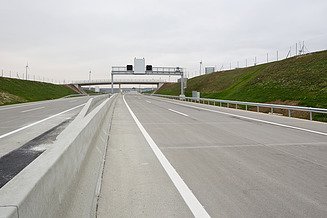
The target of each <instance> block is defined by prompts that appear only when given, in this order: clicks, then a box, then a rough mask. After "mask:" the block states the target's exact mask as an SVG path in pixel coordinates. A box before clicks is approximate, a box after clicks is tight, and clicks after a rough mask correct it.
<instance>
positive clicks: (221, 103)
mask: <svg viewBox="0 0 327 218" xmlns="http://www.w3.org/2000/svg"><path fill="white" fill-rule="evenodd" d="M152 96H158V97H164V98H170V99H176V100H181V101H190V102H199V103H203V104H205V103H207V104H210V103H212V105H215V106H220V107H223V106H224V104H225V105H226V106H227V107H228V108H229V107H230V105H231V104H232V105H235V108H236V109H239V108H238V106H239V105H243V106H245V110H248V107H249V106H250V107H256V108H257V112H260V107H262V108H270V112H271V113H274V109H283V110H287V111H288V116H289V117H292V111H305V112H308V113H309V115H310V120H312V114H313V113H321V114H327V109H325V108H313V107H302V106H291V105H281V104H267V103H255V102H245V101H230V100H221V99H210V98H193V97H181V96H173V95H159V94H152Z"/></svg>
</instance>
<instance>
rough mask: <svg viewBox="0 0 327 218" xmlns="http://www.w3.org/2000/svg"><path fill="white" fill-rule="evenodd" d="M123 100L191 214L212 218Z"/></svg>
mask: <svg viewBox="0 0 327 218" xmlns="http://www.w3.org/2000/svg"><path fill="white" fill-rule="evenodd" d="M123 100H124V102H125V105H126V107H127V109H128V111H129V113H130V114H131V116H132V117H133V119H134V121H135V123H136V125H137V126H138V127H139V129H140V130H141V132H142V134H143V136H144V138H145V139H146V141H147V142H148V144H149V146H150V147H151V149H152V151H153V153H154V154H155V155H156V157H157V158H158V160H159V162H160V164H161V165H162V167H163V168H164V169H165V171H166V173H167V174H168V176H169V178H170V179H171V181H172V182H173V184H174V185H175V187H176V188H177V190H178V192H179V193H180V195H181V196H182V198H183V199H184V201H185V203H186V204H187V206H188V207H189V208H190V210H191V212H192V213H193V215H194V216H195V217H210V215H209V214H208V213H207V211H206V210H205V209H204V207H203V206H202V205H201V203H200V202H199V201H198V199H197V198H196V197H195V196H194V194H193V193H192V191H191V190H190V189H189V187H188V186H187V185H186V184H185V182H184V181H183V179H182V178H181V177H180V175H179V174H178V173H177V172H176V170H175V169H174V167H173V166H172V165H171V164H170V163H169V161H168V160H167V158H166V157H165V155H164V154H163V153H162V152H161V150H160V149H159V148H158V146H157V145H156V143H155V142H154V141H153V139H152V138H151V136H150V135H149V134H148V132H147V131H146V130H145V129H144V127H143V126H142V124H141V123H140V121H139V120H138V119H137V117H136V116H135V114H134V113H133V111H132V110H131V108H130V107H129V106H128V104H127V102H126V100H125V96H123Z"/></svg>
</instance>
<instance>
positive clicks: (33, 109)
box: [21, 107, 45, 113]
mask: <svg viewBox="0 0 327 218" xmlns="http://www.w3.org/2000/svg"><path fill="white" fill-rule="evenodd" d="M43 108H45V107H37V108H32V109H28V110H24V111H21V113H26V112H29V111H36V110H39V109H43Z"/></svg>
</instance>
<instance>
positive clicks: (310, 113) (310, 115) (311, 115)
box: [310, 111, 312, 120]
mask: <svg viewBox="0 0 327 218" xmlns="http://www.w3.org/2000/svg"><path fill="white" fill-rule="evenodd" d="M310 120H312V111H310Z"/></svg>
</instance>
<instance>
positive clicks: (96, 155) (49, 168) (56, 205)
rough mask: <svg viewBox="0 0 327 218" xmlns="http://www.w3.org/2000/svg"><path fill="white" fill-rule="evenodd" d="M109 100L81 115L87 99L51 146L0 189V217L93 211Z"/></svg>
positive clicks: (74, 214) (87, 213)
mask: <svg viewBox="0 0 327 218" xmlns="http://www.w3.org/2000/svg"><path fill="white" fill-rule="evenodd" d="M115 98H116V96H112V97H111V98H110V99H106V100H105V101H104V102H102V103H101V104H100V105H98V106H97V107H96V108H95V109H93V110H92V111H91V112H89V113H88V114H86V112H87V111H88V107H89V106H90V105H91V101H92V100H90V101H89V102H88V103H87V104H86V105H85V107H84V108H83V109H82V111H81V112H80V114H79V115H78V116H77V117H76V118H75V120H74V121H73V122H72V123H71V124H70V125H69V126H68V127H67V128H66V129H65V130H64V131H63V132H62V133H61V134H60V135H59V136H58V137H57V140H56V141H55V142H54V143H53V145H52V146H51V148H49V149H48V150H46V151H45V152H44V153H43V154H41V155H40V156H39V157H38V158H37V159H35V160H34V161H33V162H32V163H31V164H29V165H28V166H27V167H26V168H25V169H24V170H22V171H21V172H20V173H19V174H18V175H17V176H16V177H14V178H13V179H12V180H11V181H10V182H8V183H7V184H6V185H5V186H3V187H2V189H0V217H20V218H21V217H92V216H95V215H96V202H97V194H98V190H99V181H100V180H99V178H100V177H101V173H102V167H103V161H104V155H105V151H106V147H107V140H108V133H109V129H110V123H111V117H112V114H113V109H114V104H115Z"/></svg>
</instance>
